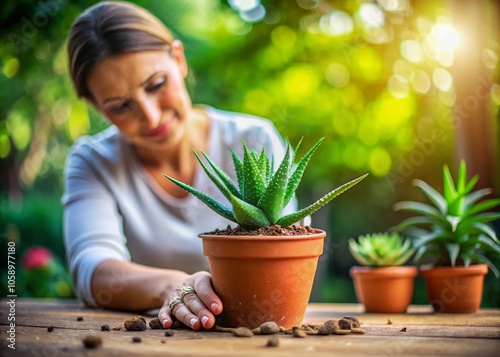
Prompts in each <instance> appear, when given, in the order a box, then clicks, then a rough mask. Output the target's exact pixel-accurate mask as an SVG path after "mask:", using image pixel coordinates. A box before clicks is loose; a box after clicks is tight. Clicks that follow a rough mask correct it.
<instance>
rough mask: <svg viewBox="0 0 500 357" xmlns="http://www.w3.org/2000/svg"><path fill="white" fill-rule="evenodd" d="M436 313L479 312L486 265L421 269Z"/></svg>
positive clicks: (486, 271) (486, 269)
mask: <svg viewBox="0 0 500 357" xmlns="http://www.w3.org/2000/svg"><path fill="white" fill-rule="evenodd" d="M420 271H421V272H422V275H423V276H424V279H425V285H426V286H427V294H428V296H429V300H430V303H431V305H432V307H433V308H434V311H435V312H476V311H477V310H478V309H479V306H480V305H481V299H482V296H483V283H484V276H485V275H486V274H487V273H488V266H487V265H486V264H478V265H470V266H469V267H467V268H466V267H463V266H462V267H454V268H452V267H438V268H431V267H421V268H420Z"/></svg>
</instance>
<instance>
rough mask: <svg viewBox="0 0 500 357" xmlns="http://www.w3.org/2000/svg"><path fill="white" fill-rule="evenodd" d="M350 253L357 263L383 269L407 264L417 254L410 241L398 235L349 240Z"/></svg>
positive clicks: (378, 235) (385, 234) (367, 236)
mask: <svg viewBox="0 0 500 357" xmlns="http://www.w3.org/2000/svg"><path fill="white" fill-rule="evenodd" d="M349 251H350V252H351V254H352V256H353V257H354V259H356V261H357V262H358V263H360V264H362V265H365V266H372V267H381V266H394V265H401V264H404V263H406V262H407V261H408V260H409V259H410V258H411V256H412V255H413V254H414V253H415V249H414V248H412V247H411V242H410V240H409V239H403V237H401V236H400V235H399V234H397V233H390V234H389V233H375V234H371V235H364V236H359V237H358V242H356V241H355V240H354V239H353V238H350V239H349Z"/></svg>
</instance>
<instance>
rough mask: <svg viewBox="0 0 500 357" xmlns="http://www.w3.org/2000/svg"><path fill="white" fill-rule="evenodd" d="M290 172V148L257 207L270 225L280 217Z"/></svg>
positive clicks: (287, 148) (288, 147)
mask: <svg viewBox="0 0 500 357" xmlns="http://www.w3.org/2000/svg"><path fill="white" fill-rule="evenodd" d="M289 170H290V146H287V147H286V153H285V157H284V158H283V161H282V162H281V164H280V166H279V167H278V170H276V172H275V173H274V175H273V177H272V178H271V181H270V182H269V185H268V186H267V188H266V190H265V191H264V193H263V194H262V197H261V198H260V200H259V202H258V203H257V206H258V207H260V208H261V209H262V210H263V211H264V213H265V214H266V217H267V219H269V222H270V223H271V225H273V224H275V223H276V221H277V220H278V219H279V218H280V217H281V211H283V207H284V204H283V200H284V198H285V193H286V187H287V180H288V172H289Z"/></svg>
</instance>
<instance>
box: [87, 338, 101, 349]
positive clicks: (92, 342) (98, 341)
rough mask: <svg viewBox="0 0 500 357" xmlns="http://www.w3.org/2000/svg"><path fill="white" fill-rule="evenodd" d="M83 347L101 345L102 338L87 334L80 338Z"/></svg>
mask: <svg viewBox="0 0 500 357" xmlns="http://www.w3.org/2000/svg"><path fill="white" fill-rule="evenodd" d="M82 342H83V345H84V346H85V348H97V347H99V346H100V345H102V339H101V338H100V337H99V336H94V335H88V336H85V337H84V338H83V340H82Z"/></svg>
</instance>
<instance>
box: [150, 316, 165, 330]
mask: <svg viewBox="0 0 500 357" xmlns="http://www.w3.org/2000/svg"><path fill="white" fill-rule="evenodd" d="M149 327H151V329H152V330H160V329H162V328H163V326H162V325H161V322H160V319H159V318H157V317H155V318H154V319H152V320H151V321H149Z"/></svg>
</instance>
